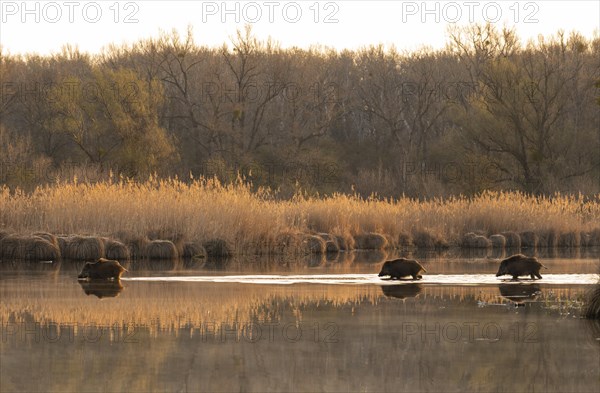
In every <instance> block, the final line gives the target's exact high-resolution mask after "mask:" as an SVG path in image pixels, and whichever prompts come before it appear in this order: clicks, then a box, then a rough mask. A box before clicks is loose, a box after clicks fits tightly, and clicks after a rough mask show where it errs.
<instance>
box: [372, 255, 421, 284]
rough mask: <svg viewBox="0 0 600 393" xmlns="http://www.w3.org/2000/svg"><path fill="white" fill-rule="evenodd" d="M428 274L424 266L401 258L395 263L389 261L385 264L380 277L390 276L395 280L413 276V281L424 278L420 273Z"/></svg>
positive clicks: (394, 261) (412, 260)
mask: <svg viewBox="0 0 600 393" xmlns="http://www.w3.org/2000/svg"><path fill="white" fill-rule="evenodd" d="M421 272H427V270H425V268H424V267H423V266H421V264H420V263H419V262H417V261H415V260H414V259H406V258H400V259H395V260H393V261H387V262H385V263H384V264H383V267H382V268H381V271H380V272H379V277H382V276H390V278H391V279H392V280H393V279H400V278H402V277H407V276H412V278H413V280H420V279H421V278H423V276H421V275H420V274H419V273H421Z"/></svg>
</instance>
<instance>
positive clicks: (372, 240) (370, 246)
mask: <svg viewBox="0 0 600 393" xmlns="http://www.w3.org/2000/svg"><path fill="white" fill-rule="evenodd" d="M354 241H355V242H356V248H357V249H359V250H383V249H385V248H386V247H387V245H388V240H387V239H386V237H385V236H384V235H382V234H379V233H366V234H361V235H355V236H354Z"/></svg>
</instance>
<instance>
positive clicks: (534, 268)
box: [496, 254, 548, 280]
mask: <svg viewBox="0 0 600 393" xmlns="http://www.w3.org/2000/svg"><path fill="white" fill-rule="evenodd" d="M542 267H543V268H544V269H548V268H547V267H546V266H544V265H542V264H541V263H540V262H539V261H538V260H537V258H535V257H526V256H525V255H523V254H516V255H513V256H511V257H509V258H506V259H505V260H503V261H502V262H501V263H500V267H499V268H498V273H496V277H499V276H503V275H505V274H508V275H511V276H512V277H513V280H516V279H518V278H519V276H530V277H531V279H532V280H535V278H536V277H537V278H539V279H541V278H542V276H541V275H540V268H542Z"/></svg>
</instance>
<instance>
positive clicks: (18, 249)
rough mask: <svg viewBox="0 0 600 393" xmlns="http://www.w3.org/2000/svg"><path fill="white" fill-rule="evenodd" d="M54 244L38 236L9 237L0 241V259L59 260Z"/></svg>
mask: <svg viewBox="0 0 600 393" xmlns="http://www.w3.org/2000/svg"><path fill="white" fill-rule="evenodd" d="M60 256H61V254H60V250H59V248H58V246H57V245H56V244H52V243H50V242H49V241H47V240H46V239H43V238H41V237H38V236H15V235H10V236H6V237H4V238H3V239H2V240H0V258H2V259H24V260H33V261H55V260H58V259H60Z"/></svg>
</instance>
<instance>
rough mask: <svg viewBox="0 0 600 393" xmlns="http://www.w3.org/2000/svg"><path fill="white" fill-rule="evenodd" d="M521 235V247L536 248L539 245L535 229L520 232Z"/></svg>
mask: <svg viewBox="0 0 600 393" xmlns="http://www.w3.org/2000/svg"><path fill="white" fill-rule="evenodd" d="M519 236H520V237H521V247H524V248H536V247H537V245H538V241H539V237H538V235H537V234H536V233H535V232H533V231H525V232H521V233H520V234H519Z"/></svg>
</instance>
